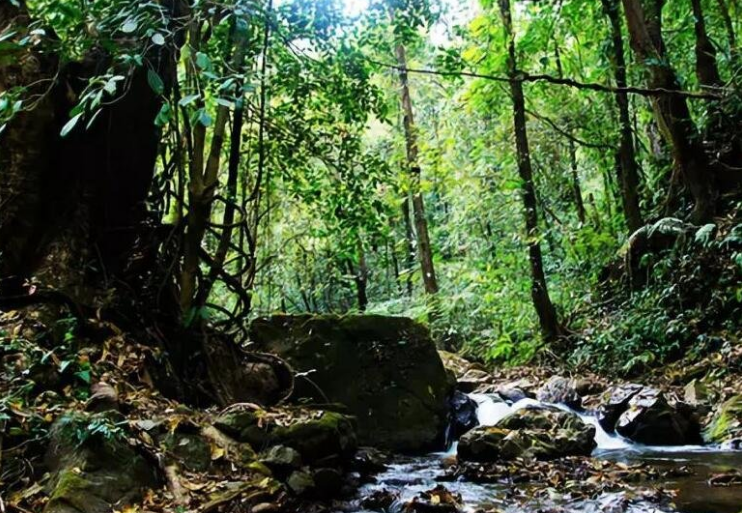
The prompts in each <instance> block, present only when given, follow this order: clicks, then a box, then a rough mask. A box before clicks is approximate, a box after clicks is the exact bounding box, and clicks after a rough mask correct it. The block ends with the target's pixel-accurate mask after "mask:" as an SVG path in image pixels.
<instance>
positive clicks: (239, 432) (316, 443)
mask: <svg viewBox="0 0 742 513" xmlns="http://www.w3.org/2000/svg"><path fill="white" fill-rule="evenodd" d="M214 426H215V427H216V428H217V429H219V430H220V431H222V432H224V433H226V434H227V435H229V436H231V437H233V438H234V439H236V440H238V441H240V442H243V443H248V444H250V445H251V446H252V447H253V448H255V450H258V451H264V450H267V449H269V448H270V447H273V446H278V445H280V446H285V447H290V448H291V449H294V450H296V451H297V452H298V453H299V454H300V455H301V457H302V460H303V461H304V462H305V463H309V464H314V463H317V462H321V461H328V460H336V461H343V460H349V459H350V458H351V456H352V455H353V454H354V453H355V451H356V448H357V446H358V444H357V441H356V434H355V426H354V419H352V418H351V417H349V416H347V415H343V414H341V413H336V412H331V411H321V410H306V411H305V410H302V411H299V410H297V412H294V414H292V415H286V416H283V417H275V416H274V415H272V414H269V413H267V412H266V411H265V410H255V411H240V412H234V413H227V414H224V415H222V416H220V417H219V418H218V419H216V421H215V423H214Z"/></svg>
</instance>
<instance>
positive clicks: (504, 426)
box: [458, 407, 596, 462]
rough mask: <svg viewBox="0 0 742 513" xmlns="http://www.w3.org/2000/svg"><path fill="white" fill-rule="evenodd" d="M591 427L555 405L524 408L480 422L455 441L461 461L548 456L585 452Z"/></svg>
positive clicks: (592, 441)
mask: <svg viewBox="0 0 742 513" xmlns="http://www.w3.org/2000/svg"><path fill="white" fill-rule="evenodd" d="M595 446H596V444H595V428H594V427H593V426H590V425H588V424H585V423H584V422H583V421H582V419H580V417H578V416H577V415H575V414H574V413H571V412H567V411H562V410H559V409H556V408H543V407H542V408H526V409H523V410H518V411H516V412H513V413H512V414H510V415H508V416H507V417H505V418H503V419H502V420H501V421H500V422H498V423H497V424H496V425H494V426H480V427H477V428H474V429H473V430H471V431H469V432H468V433H466V434H465V435H464V436H463V437H461V440H460V441H459V447H458V454H459V458H461V459H462V460H464V461H477V462H487V461H498V460H503V461H508V460H513V459H515V458H531V459H539V460H551V459H556V458H561V457H564V456H589V455H590V453H592V451H593V449H595Z"/></svg>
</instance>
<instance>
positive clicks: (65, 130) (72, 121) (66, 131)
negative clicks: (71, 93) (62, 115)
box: [59, 112, 82, 137]
mask: <svg viewBox="0 0 742 513" xmlns="http://www.w3.org/2000/svg"><path fill="white" fill-rule="evenodd" d="M80 117H82V112H81V113H80V114H77V115H76V116H74V117H73V118H72V119H70V120H69V121H68V122H67V123H66V124H65V125H64V126H63V127H62V131H61V132H59V135H61V136H62V137H66V136H67V134H69V133H70V132H71V131H72V129H73V128H75V125H77V122H78V121H79V120H80Z"/></svg>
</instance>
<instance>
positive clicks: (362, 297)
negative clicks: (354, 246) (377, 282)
mask: <svg viewBox="0 0 742 513" xmlns="http://www.w3.org/2000/svg"><path fill="white" fill-rule="evenodd" d="M347 265H348V272H349V273H350V274H351V276H353V281H354V282H355V284H356V300H357V302H358V310H359V311H360V312H365V311H366V307H368V295H367V284H368V266H367V265H366V254H365V252H364V250H363V243H362V242H361V241H360V240H359V241H358V268H356V267H355V266H354V265H353V262H352V261H351V260H350V259H348V260H347Z"/></svg>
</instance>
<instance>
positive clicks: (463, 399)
mask: <svg viewBox="0 0 742 513" xmlns="http://www.w3.org/2000/svg"><path fill="white" fill-rule="evenodd" d="M451 416H452V422H451V427H452V430H451V431H452V432H451V436H453V438H454V439H458V438H459V437H461V435H463V434H464V433H466V432H467V431H469V430H471V429H473V428H475V427H477V426H478V425H479V421H478V420H477V403H476V402H475V401H474V400H473V399H472V398H471V397H469V396H468V395H466V394H463V393H461V392H459V391H458V390H457V391H455V392H454V393H453V396H452V397H451Z"/></svg>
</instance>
